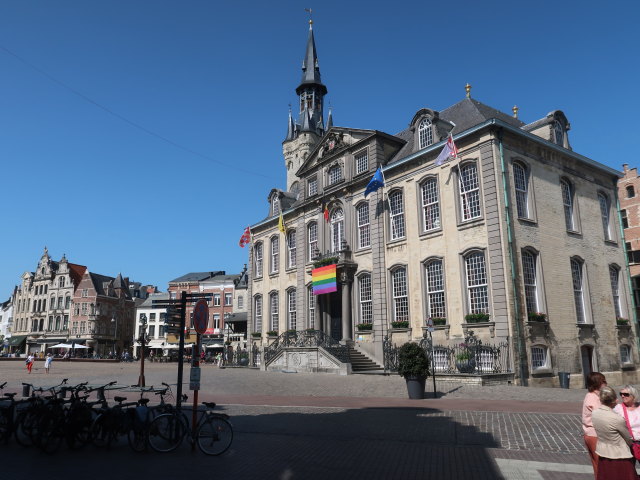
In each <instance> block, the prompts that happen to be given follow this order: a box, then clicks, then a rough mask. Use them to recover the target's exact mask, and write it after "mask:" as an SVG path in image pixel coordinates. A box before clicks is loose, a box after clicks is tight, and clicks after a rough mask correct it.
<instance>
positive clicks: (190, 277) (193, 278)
mask: <svg viewBox="0 0 640 480" xmlns="http://www.w3.org/2000/svg"><path fill="white" fill-rule="evenodd" d="M221 275H225V271H224V270H217V271H214V272H191V273H187V274H185V275H182V276H181V277H178V278H174V279H173V280H169V283H185V282H201V281H203V280H208V279H210V278H213V277H217V276H221Z"/></svg>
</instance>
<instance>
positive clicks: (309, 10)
mask: <svg viewBox="0 0 640 480" xmlns="http://www.w3.org/2000/svg"><path fill="white" fill-rule="evenodd" d="M304 11H305V12H307V13H308V14H309V30H311V25H313V10H311V9H310V8H305V9H304Z"/></svg>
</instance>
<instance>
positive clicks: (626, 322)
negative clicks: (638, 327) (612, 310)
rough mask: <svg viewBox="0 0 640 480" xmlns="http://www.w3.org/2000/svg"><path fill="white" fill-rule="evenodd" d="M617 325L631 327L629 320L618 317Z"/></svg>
mask: <svg viewBox="0 0 640 480" xmlns="http://www.w3.org/2000/svg"><path fill="white" fill-rule="evenodd" d="M616 325H629V319H628V318H622V317H618V318H616Z"/></svg>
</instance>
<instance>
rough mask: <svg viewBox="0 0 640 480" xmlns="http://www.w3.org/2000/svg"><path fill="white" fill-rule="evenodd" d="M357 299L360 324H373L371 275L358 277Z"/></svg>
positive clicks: (364, 274) (366, 274)
mask: <svg viewBox="0 0 640 480" xmlns="http://www.w3.org/2000/svg"><path fill="white" fill-rule="evenodd" d="M358 297H359V302H360V322H359V323H371V322H373V297H372V292H371V274H369V273H363V274H362V275H360V276H359V277H358Z"/></svg>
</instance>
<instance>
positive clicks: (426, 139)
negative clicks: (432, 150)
mask: <svg viewBox="0 0 640 480" xmlns="http://www.w3.org/2000/svg"><path fill="white" fill-rule="evenodd" d="M418 139H419V143H420V149H423V148H426V147H428V146H429V145H431V144H432V143H433V130H432V128H431V120H429V119H428V118H425V119H423V120H422V121H421V122H420V125H419V126H418Z"/></svg>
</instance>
